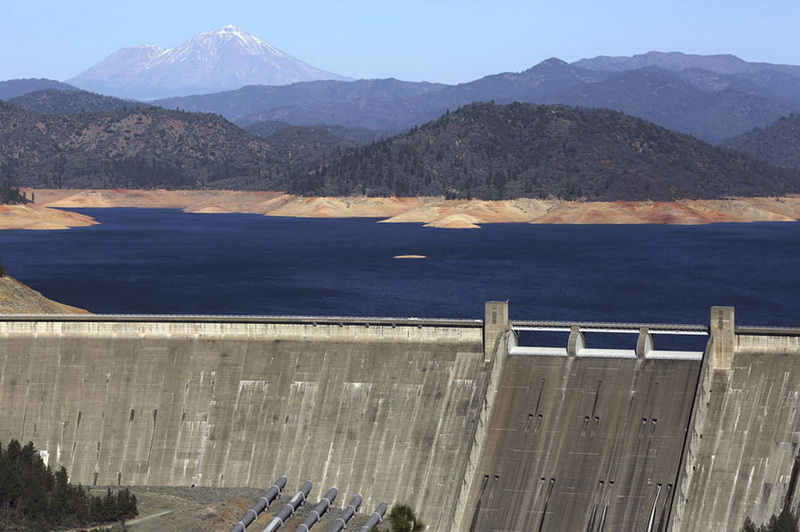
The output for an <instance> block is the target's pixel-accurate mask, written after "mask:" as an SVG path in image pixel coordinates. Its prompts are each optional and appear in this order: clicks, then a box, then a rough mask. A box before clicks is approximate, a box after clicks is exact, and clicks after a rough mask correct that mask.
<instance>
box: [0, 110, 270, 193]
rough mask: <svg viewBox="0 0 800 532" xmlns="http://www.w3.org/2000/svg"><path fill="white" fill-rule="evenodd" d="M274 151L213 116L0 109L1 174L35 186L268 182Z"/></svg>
mask: <svg viewBox="0 0 800 532" xmlns="http://www.w3.org/2000/svg"><path fill="white" fill-rule="evenodd" d="M273 157H274V154H273V151H272V150H271V148H270V146H269V145H268V144H267V143H266V142H264V141H263V140H262V139H260V138H258V137H256V136H254V135H251V134H250V133H247V132H246V131H243V130H241V129H239V128H238V127H236V126H234V125H233V124H231V123H229V122H227V121H226V120H224V119H223V118H222V117H220V116H217V115H210V114H199V113H183V112H178V111H166V110H163V109H158V108H139V109H127V110H118V111H111V112H105V113H79V114H75V115H42V114H36V113H31V112H28V111H25V110H23V109H20V108H17V107H14V106H11V105H8V104H4V103H0V172H2V174H3V175H4V176H6V178H7V179H9V180H10V181H12V182H14V183H16V184H18V185H22V186H32V187H47V186H50V187H69V186H77V187H96V188H108V187H120V186H127V187H132V188H143V187H152V186H155V185H159V186H164V187H171V188H198V187H205V186H210V185H213V184H214V182H216V181H220V180H225V179H238V180H239V181H240V182H242V183H256V182H259V183H266V182H267V178H268V175H267V172H268V167H269V165H270V164H271V163H272V162H273Z"/></svg>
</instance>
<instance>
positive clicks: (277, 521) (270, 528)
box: [263, 481, 311, 532]
mask: <svg viewBox="0 0 800 532" xmlns="http://www.w3.org/2000/svg"><path fill="white" fill-rule="evenodd" d="M310 491H311V481H306V483H305V484H303V485H302V487H301V488H300V490H299V491H298V492H297V493H295V494H294V495H292V498H291V499H289V502H288V503H287V504H286V506H284V507H283V509H281V511H280V513H278V516H277V517H276V518H274V519H273V520H272V521H270V522H269V524H268V525H267V526H266V528H264V531H263V532H274V531H275V530H278V529H279V528H280V527H281V526H282V525H283V522H284V521H286V520H287V519H288V518H289V517H291V516H292V514H293V513H294V512H295V510H297V507H298V506H300V505H301V504H303V501H305V500H306V497H308V494H309V492H310Z"/></svg>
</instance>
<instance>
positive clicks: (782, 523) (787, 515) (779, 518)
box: [741, 508, 798, 532]
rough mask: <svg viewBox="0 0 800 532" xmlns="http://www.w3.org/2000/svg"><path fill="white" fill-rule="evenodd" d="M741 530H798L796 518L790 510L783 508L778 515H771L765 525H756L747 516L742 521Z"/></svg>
mask: <svg viewBox="0 0 800 532" xmlns="http://www.w3.org/2000/svg"><path fill="white" fill-rule="evenodd" d="M741 532H798V528H797V519H795V517H794V515H792V512H790V511H789V510H788V509H786V508H784V509H783V511H781V513H780V514H779V515H773V516H772V517H770V518H769V522H768V523H767V524H765V525H761V526H759V527H756V525H755V523H753V521H752V520H751V519H750V518H749V517H748V518H747V519H745V521H744V526H742V530H741Z"/></svg>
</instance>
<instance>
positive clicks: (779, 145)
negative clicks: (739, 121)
mask: <svg viewBox="0 0 800 532" xmlns="http://www.w3.org/2000/svg"><path fill="white" fill-rule="evenodd" d="M724 146H725V147H726V148H729V149H732V150H737V151H740V152H743V153H746V154H748V155H750V156H751V157H754V158H756V159H759V160H762V161H766V162H768V163H770V164H774V165H777V166H782V167H784V168H792V169H794V170H800V115H796V114H793V115H790V116H786V117H783V118H781V119H780V120H778V121H777V122H775V123H774V124H772V125H770V126H768V127H765V128H756V129H754V130H753V131H749V132H747V133H745V134H744V135H740V136H738V137H736V138H734V139H731V140H729V141H728V142H726V143H725V144H724Z"/></svg>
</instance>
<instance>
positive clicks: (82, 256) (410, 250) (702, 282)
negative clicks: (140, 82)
mask: <svg viewBox="0 0 800 532" xmlns="http://www.w3.org/2000/svg"><path fill="white" fill-rule="evenodd" d="M78 212H82V213H85V214H89V215H90V216H93V217H94V218H96V219H97V220H98V221H99V222H100V223H101V225H98V226H93V227H85V228H76V229H70V230H66V231H0V264H4V265H5V266H6V267H7V269H8V271H9V273H10V274H11V275H12V276H14V277H16V278H17V279H19V280H20V281H22V282H24V283H26V284H28V285H30V286H32V287H33V288H35V289H37V290H39V291H41V292H42V293H44V294H45V295H46V296H47V297H50V298H51V299H55V300H57V301H60V302H63V303H67V304H70V305H75V306H78V307H82V308H86V309H88V310H91V311H93V312H100V313H148V314H172V313H176V314H258V315H269V314H273V315H274V314H280V315H346V316H417V317H448V318H480V317H482V313H483V303H484V301H487V300H509V302H510V311H511V317H512V319H520V320H521V319H525V320H539V319H541V320H585V321H630V322H660V323H665V322H666V323H707V322H708V315H709V308H710V307H711V306H712V305H733V306H735V307H736V320H737V323H741V324H752V325H769V326H773V325H774V326H778V325H784V326H800V315H799V314H798V312H797V309H798V302H797V296H798V295H800V224H798V223H754V224H714V225H705V226H655V225H651V226H611V225H594V226H567V225H564V226H557V225H529V224H497V225H486V226H485V227H484V228H483V229H480V230H448V229H434V228H424V227H421V226H420V225H418V224H381V223H375V220H365V219H344V220H335V219H334V220H331V219H298V218H267V217H263V216H258V215H247V214H224V215H219V214H186V213H183V212H180V211H177V210H168V209H82V210H78ZM404 254H416V255H425V256H426V257H427V258H425V259H417V260H414V259H395V258H393V257H394V256H395V255H404Z"/></svg>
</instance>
